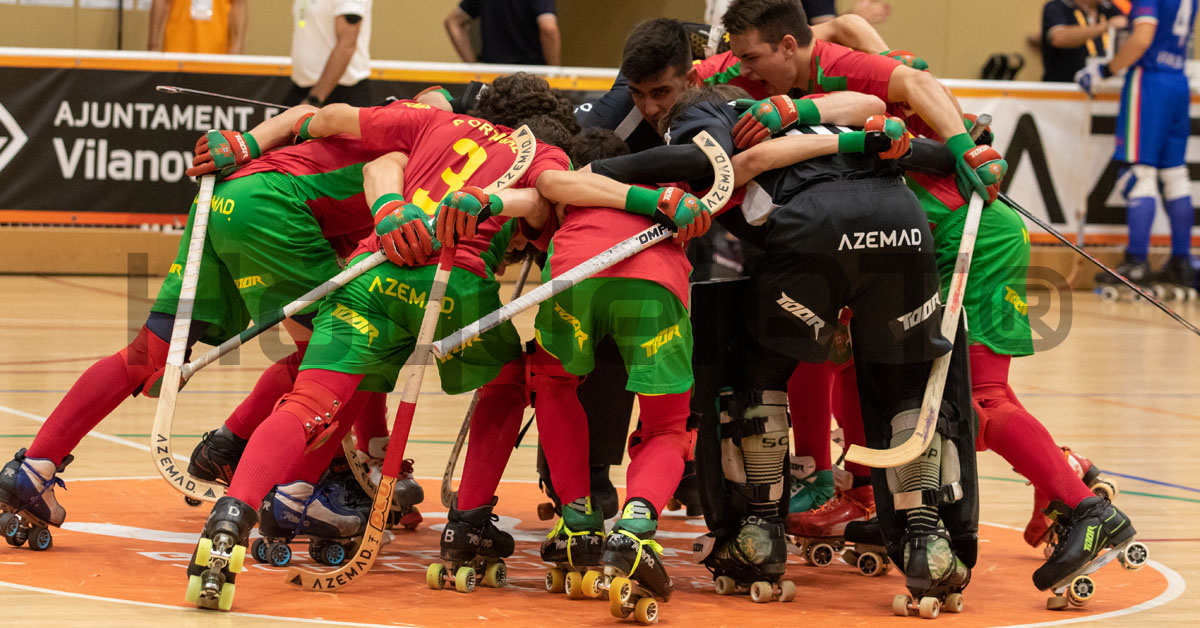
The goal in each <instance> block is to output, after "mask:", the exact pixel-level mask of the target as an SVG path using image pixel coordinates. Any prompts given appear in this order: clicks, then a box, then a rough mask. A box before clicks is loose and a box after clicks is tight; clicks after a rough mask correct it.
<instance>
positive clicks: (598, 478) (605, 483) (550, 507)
mask: <svg viewBox="0 0 1200 628" xmlns="http://www.w3.org/2000/svg"><path fill="white" fill-rule="evenodd" d="M608 469H609V465H594V466H591V467H589V468H588V485H589V487H590V489H591V492H592V494H591V495H592V505H593V506H595V507H596V508H597V509H598V510H599V511H600V512H601V513H602V514H603V515H604V518H605V519H611V518H612V517H615V516H616V515H617V513H618V512H619V511H620V501H619V500H620V498H619V497H618V496H617V487H615V486H613V483H612V480H611V479H609V477H608ZM681 484H682V483H681ZM538 488H540V489H542V492H543V493H545V494H546V497H549V498H550V501H548V502H542V503H540V504H538V505H537V517H538V520H539V521H549V520H551V519H553V518H554V517H556V516H559V515H561V514H562V504H561V503H560V502H559V499H558V493H555V492H554V484H553V483H552V482H551V481H550V467H548V466H546V463H545V460H543V459H541V458H539V459H538ZM672 499H675V498H672ZM680 507H681V506H678V505H677V506H675V507H674V508H671V507H669V506H668V508H669V509H671V510H678V509H679V508H680Z"/></svg>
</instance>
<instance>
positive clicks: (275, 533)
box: [250, 482, 368, 567]
mask: <svg viewBox="0 0 1200 628" xmlns="http://www.w3.org/2000/svg"><path fill="white" fill-rule="evenodd" d="M360 508H361V506H360ZM259 517H260V518H261V522H260V523H259V531H260V532H262V538H260V539H255V540H254V543H253V544H252V545H251V546H250V551H251V554H252V555H253V556H254V559H255V560H257V561H258V562H260V563H269V564H271V565H274V566H276V567H286V566H287V565H288V563H290V562H291V560H292V549H291V547H290V546H289V545H288V543H291V542H292V540H293V539H295V538H296V537H306V538H308V540H309V542H308V554H309V556H311V557H312V558H313V560H315V561H317V562H319V563H321V564H323V565H330V566H333V567H336V566H338V565H341V564H342V563H344V562H346V557H347V556H349V555H351V554H353V553H354V547H355V543H356V542H357V540H358V539H359V538H360V537H362V534H363V531H364V530H366V528H367V519H368V514H367V512H364V511H363V510H361V509H356V508H353V507H350V505H349V499H348V497H347V496H346V495H345V493H344V492H343V489H342V487H341V486H340V485H338V484H324V485H320V486H317V487H314V486H313V485H312V484H309V483H308V482H292V483H291V484H281V485H279V486H276V487H275V488H274V489H273V490H272V491H271V492H270V493H269V494H268V495H267V498H266V499H265V500H263V504H262V507H261V509H260V511H259Z"/></svg>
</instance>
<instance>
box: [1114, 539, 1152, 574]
mask: <svg viewBox="0 0 1200 628" xmlns="http://www.w3.org/2000/svg"><path fill="white" fill-rule="evenodd" d="M1117 560H1119V561H1121V566H1122V567H1124V568H1125V569H1126V570H1128V571H1137V570H1139V569H1141V568H1142V567H1145V566H1146V561H1148V560H1150V549H1149V548H1147V547H1146V544H1145V543H1142V542H1140V541H1138V542H1134V543H1130V544H1129V545H1128V546H1126V547H1125V551H1123V552H1121V553H1120V554H1119V555H1117Z"/></svg>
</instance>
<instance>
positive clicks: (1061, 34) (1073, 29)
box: [1048, 20, 1108, 48]
mask: <svg viewBox="0 0 1200 628" xmlns="http://www.w3.org/2000/svg"><path fill="white" fill-rule="evenodd" d="M1106 30H1108V22H1107V21H1106V20H1100V21H1099V22H1096V23H1095V24H1088V25H1086V26H1083V25H1071V26H1055V27H1054V28H1052V29H1050V33H1049V37H1048V39H1049V41H1050V45H1051V46H1054V47H1055V48H1078V47H1080V46H1082V45H1084V44H1085V43H1087V41H1088V40H1089V39H1095V38H1097V37H1099V36H1101V35H1103V34H1104V31H1106Z"/></svg>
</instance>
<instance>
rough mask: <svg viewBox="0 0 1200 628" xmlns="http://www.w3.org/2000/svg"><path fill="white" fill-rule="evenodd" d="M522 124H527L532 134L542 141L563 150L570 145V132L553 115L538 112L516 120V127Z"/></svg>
mask: <svg viewBox="0 0 1200 628" xmlns="http://www.w3.org/2000/svg"><path fill="white" fill-rule="evenodd" d="M522 124H524V125H526V126H528V127H529V130H530V131H532V132H533V136H534V137H536V138H538V140H540V141H542V142H543V143H546V144H551V145H553V146H557V147H559V148H561V149H563V150H564V151H565V150H567V149H568V147H569V146H570V145H571V132H570V131H569V130H567V127H565V126H563V123H562V122H560V121H559V120H558V118H557V117H555V116H550V115H546V114H544V113H543V114H538V115H536V116H533V117H530V118H525V119H524V120H519V121H517V126H518V127H519V126H521V125H522Z"/></svg>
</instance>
